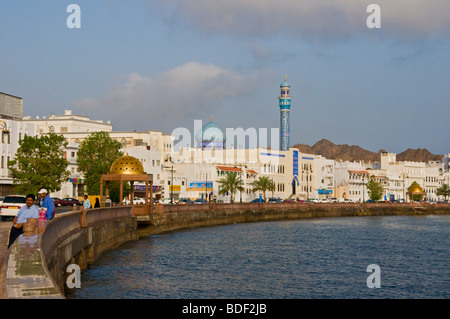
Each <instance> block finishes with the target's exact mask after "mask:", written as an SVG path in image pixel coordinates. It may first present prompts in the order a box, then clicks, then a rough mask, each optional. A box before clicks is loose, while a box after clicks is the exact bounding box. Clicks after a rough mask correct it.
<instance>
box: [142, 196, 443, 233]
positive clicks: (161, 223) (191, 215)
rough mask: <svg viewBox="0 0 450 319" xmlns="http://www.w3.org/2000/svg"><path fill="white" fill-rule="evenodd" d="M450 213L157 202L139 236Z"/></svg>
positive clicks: (393, 207)
mask: <svg viewBox="0 0 450 319" xmlns="http://www.w3.org/2000/svg"><path fill="white" fill-rule="evenodd" d="M440 214H450V204H439V205H437V206H436V205H430V204H414V205H412V204H386V203H370V204H369V203H367V204H353V203H352V204H316V203H314V204H307V203H298V204H297V203H280V204H264V205H259V204H247V203H244V204H209V205H157V207H156V209H155V214H153V215H152V216H150V219H149V220H148V221H141V222H140V223H139V235H140V236H148V235H154V234H159V233H163V232H169V231H176V230H181V229H187V228H195V227H205V226H218V225H227V224H235V223H245V222H260V221H276V220H289V219H302V218H321V217H354V216H388V215H440Z"/></svg>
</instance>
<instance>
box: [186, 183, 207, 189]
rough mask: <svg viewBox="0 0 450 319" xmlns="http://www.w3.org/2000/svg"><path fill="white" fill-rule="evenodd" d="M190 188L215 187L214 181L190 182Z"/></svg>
mask: <svg viewBox="0 0 450 319" xmlns="http://www.w3.org/2000/svg"><path fill="white" fill-rule="evenodd" d="M189 188H213V182H207V183H206V182H193V183H189Z"/></svg>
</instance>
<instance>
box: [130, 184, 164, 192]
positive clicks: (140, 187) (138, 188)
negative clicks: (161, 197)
mask: <svg viewBox="0 0 450 319" xmlns="http://www.w3.org/2000/svg"><path fill="white" fill-rule="evenodd" d="M133 186H134V190H135V191H142V192H145V185H133ZM152 189H153V191H154V192H157V191H160V190H161V186H157V185H153V186H152Z"/></svg>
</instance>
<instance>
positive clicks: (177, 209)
mask: <svg viewBox="0 0 450 319" xmlns="http://www.w3.org/2000/svg"><path fill="white" fill-rule="evenodd" d="M157 205H161V204H157ZM161 206H162V207H161V208H160V210H159V211H160V212H163V213H169V214H170V213H181V212H193V211H197V212H199V211H208V210H225V211H241V210H251V211H255V210H267V209H279V210H290V209H298V208H303V209H310V208H311V209H325V210H331V209H345V208H352V209H354V208H357V207H359V208H361V209H364V208H389V207H405V208H407V207H429V208H437V207H439V208H450V203H438V204H436V203H429V202H426V203H390V202H388V203H384V202H382V203H380V202H378V203H305V202H294V203H264V204H259V203H233V204H231V203H226V204H225V203H209V204H200V205H199V204H182V205H161ZM156 212H158V209H156Z"/></svg>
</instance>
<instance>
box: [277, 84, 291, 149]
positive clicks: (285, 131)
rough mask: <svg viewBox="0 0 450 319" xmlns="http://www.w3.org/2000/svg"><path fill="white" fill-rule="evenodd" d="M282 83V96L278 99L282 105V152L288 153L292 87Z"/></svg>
mask: <svg viewBox="0 0 450 319" xmlns="http://www.w3.org/2000/svg"><path fill="white" fill-rule="evenodd" d="M286 77H287V75H286V76H285V77H284V82H283V83H281V85H280V88H281V96H280V97H279V98H278V100H279V104H280V150H281V151H288V150H289V144H290V138H289V137H290V136H289V135H290V112H291V111H290V109H291V97H290V96H289V89H290V88H291V86H290V85H289V83H288V82H286Z"/></svg>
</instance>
